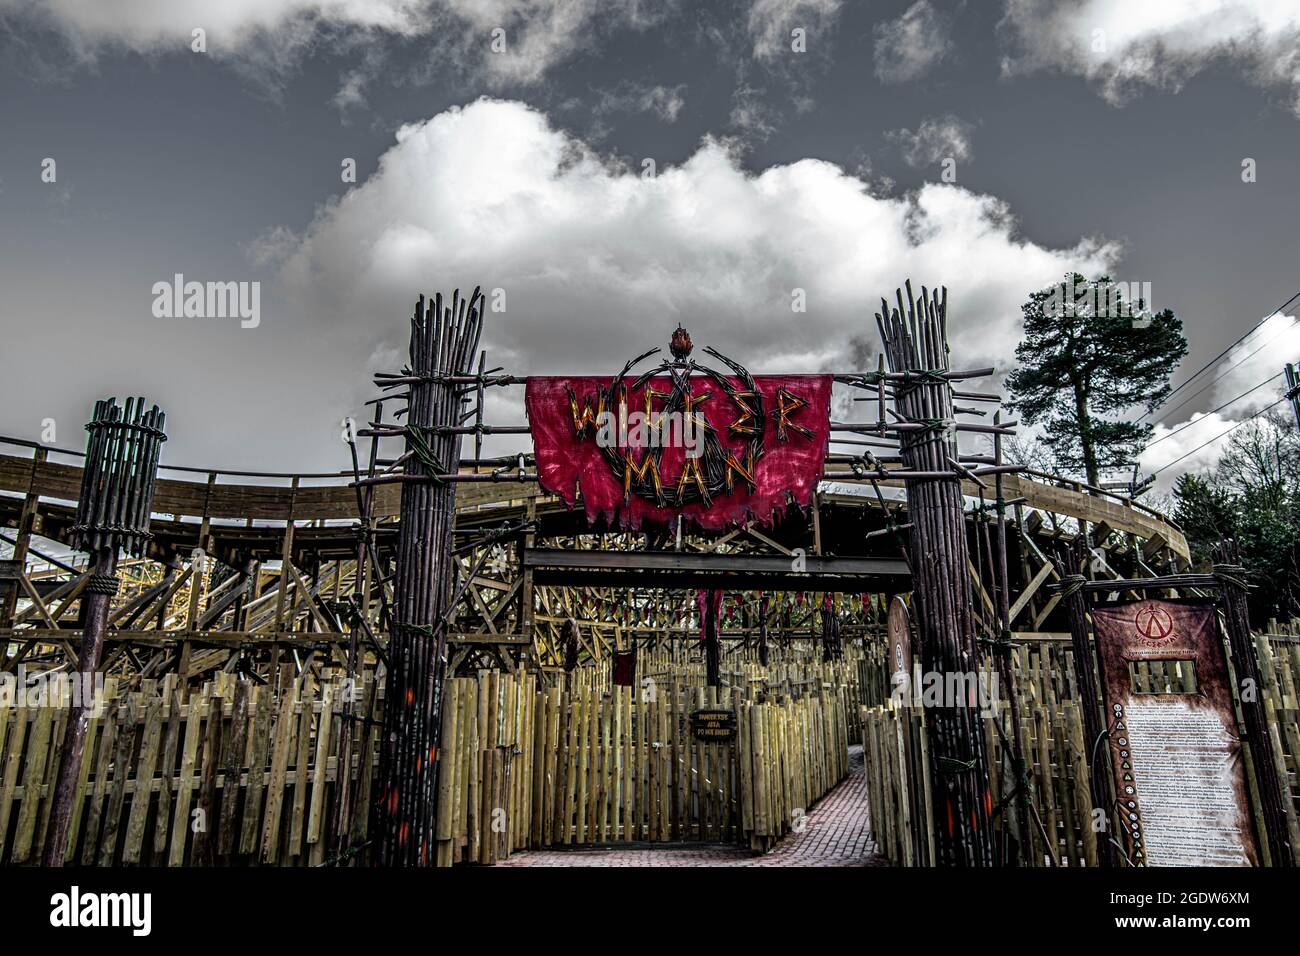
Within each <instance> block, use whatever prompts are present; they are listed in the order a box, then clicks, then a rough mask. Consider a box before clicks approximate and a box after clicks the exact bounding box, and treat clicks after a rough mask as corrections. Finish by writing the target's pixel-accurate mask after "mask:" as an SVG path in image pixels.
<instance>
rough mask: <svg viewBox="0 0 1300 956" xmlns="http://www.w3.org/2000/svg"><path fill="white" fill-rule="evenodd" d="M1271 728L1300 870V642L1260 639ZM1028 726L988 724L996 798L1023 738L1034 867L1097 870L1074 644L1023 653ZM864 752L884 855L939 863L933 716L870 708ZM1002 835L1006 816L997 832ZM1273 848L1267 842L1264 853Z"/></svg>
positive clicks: (1174, 679)
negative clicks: (929, 727)
mask: <svg viewBox="0 0 1300 956" xmlns="http://www.w3.org/2000/svg"><path fill="white" fill-rule="evenodd" d="M1256 647H1257V651H1258V654H1259V660H1260V672H1261V678H1262V681H1263V685H1264V686H1263V687H1262V688H1261V693H1262V697H1263V700H1264V702H1265V709H1266V712H1267V715H1268V718H1269V727H1270V731H1271V737H1272V739H1271V740H1270V744H1271V746H1272V747H1273V752H1274V757H1275V761H1276V763H1277V765H1278V768H1279V777H1280V778H1281V782H1282V784H1283V786H1284V792H1285V793H1287V794H1289V796H1290V799H1289V800H1288V801H1287V808H1286V809H1287V821H1288V825H1289V827H1290V831H1291V845H1292V847H1293V849H1294V850H1296V854H1297V862H1300V827H1298V826H1297V812H1298V811H1300V707H1298V705H1297V699H1298V698H1297V688H1298V687H1300V639H1296V638H1294V637H1292V636H1290V635H1281V636H1277V635H1270V636H1269V637H1267V638H1266V637H1265V636H1263V635H1258V636H1257V637H1256ZM1014 662H1015V663H1014V666H1015V670H1016V679H1017V687H1018V690H1019V695H1020V696H1019V704H1020V708H1019V709H1020V718H1021V719H1020V726H1019V727H1018V728H1013V727H1011V726H1010V717H1009V708H1006V707H1002V708H1000V709H999V720H1000V721H1001V733H999V731H998V727H997V726H995V723H994V721H993V720H985V721H984V722H983V723H984V727H985V741H986V744H987V746H986V752H987V753H989V754H990V755H991V756H990V759H989V774H990V778H991V780H992V783H993V792H994V793H995V794H1003V793H1007V792H1009V791H1010V790H1011V787H1010V786H1009V783H1010V782H1009V781H1005V782H1004V781H1003V780H1002V779H1001V775H1002V772H1003V769H1004V766H1007V765H1009V762H1008V763H1007V764H1004V763H1003V758H1002V754H1003V747H1004V743H1003V741H1004V740H1006V741H1008V745H1009V740H1010V737H1011V734H1012V733H1017V734H1019V737H1020V741H1021V749H1022V752H1023V753H1024V755H1025V759H1026V763H1027V768H1026V769H1027V774H1028V777H1029V780H1030V783H1031V788H1032V789H1031V794H1032V802H1033V806H1034V809H1035V812H1036V814H1037V818H1036V819H1035V820H1031V821H1030V824H1029V826H1028V827H1027V828H1026V829H1027V831H1028V832H1027V839H1028V841H1029V847H1028V848H1029V852H1028V854H1027V859H1028V860H1029V862H1030V865H1038V866H1095V865H1096V862H1097V840H1098V839H1099V838H1100V835H1099V834H1097V833H1095V832H1094V831H1093V827H1092V825H1091V810H1090V808H1091V806H1092V800H1091V796H1090V791H1089V776H1088V768H1087V760H1086V756H1085V743H1084V732H1083V720H1082V714H1081V712H1080V710H1079V705H1078V694H1077V691H1076V687H1075V672H1074V663H1073V654H1072V653H1071V650H1070V646H1069V643H1068V641H1066V640H1061V639H1050V638H1048V639H1043V640H1031V641H1025V642H1023V643H1021V644H1019V646H1017V647H1016V649H1015V657H1014ZM1139 671H1140V672H1139V673H1138V674H1137V675H1136V679H1137V680H1138V681H1139V682H1140V683H1142V684H1143V685H1144V686H1146V688H1147V689H1149V690H1165V691H1170V690H1176V689H1179V688H1180V686H1182V683H1183V681H1184V679H1185V677H1186V675H1184V674H1182V673H1181V672H1179V671H1178V670H1177V666H1176V664H1174V663H1172V662H1170V663H1160V662H1153V663H1150V664H1144V665H1142V667H1141V668H1140V669H1139ZM861 718H862V725H863V736H862V740H863V752H864V759H865V762H866V773H867V780H868V795H869V800H870V803H871V819H872V830H873V835H874V836H875V839H876V841H877V844H878V848H879V850H880V852H881V854H882V855H884V856H885V857H886V858H887V859H889V860H890V861H891V862H893V863H894V864H896V865H900V866H928V865H931V863H932V862H933V854H934V845H933V837H932V833H933V830H932V825H933V822H932V820H931V819H930V789H929V788H930V754H929V748H928V742H927V739H926V734H925V714H924V708H922V707H915V706H903V705H901V704H897V703H895V702H890V701H886V702H885V703H883V704H881V705H879V706H875V707H863V708H862V713H861ZM996 825H997V826H998V827H1000V826H1001V817H1000V816H999V818H998V821H997V824H996ZM1263 843H1264V841H1263V840H1262V839H1261V844H1263Z"/></svg>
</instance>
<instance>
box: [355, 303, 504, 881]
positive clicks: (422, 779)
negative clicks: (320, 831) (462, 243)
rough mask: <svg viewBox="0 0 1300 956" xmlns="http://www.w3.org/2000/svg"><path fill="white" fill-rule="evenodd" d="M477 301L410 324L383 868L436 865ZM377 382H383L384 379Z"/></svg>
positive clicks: (440, 308)
mask: <svg viewBox="0 0 1300 956" xmlns="http://www.w3.org/2000/svg"><path fill="white" fill-rule="evenodd" d="M482 320H483V296H482V294H481V293H480V291H479V290H478V289H475V290H474V294H473V295H472V296H470V297H469V298H468V299H463V298H461V296H460V292H459V290H458V291H457V292H455V293H454V294H453V295H452V299H451V302H450V304H447V305H444V302H443V298H442V296H441V294H439V295H438V296H436V297H435V299H434V300H433V301H432V302H429V303H426V302H425V299H424V297H423V296H421V297H420V299H419V302H418V303H417V305H416V308H415V315H414V316H413V317H412V319H411V347H410V356H411V358H410V369H409V373H410V374H409V378H410V379H411V385H410V398H409V404H408V411H407V419H406V421H407V424H406V428H405V436H406V454H405V455H404V463H403V474H404V479H405V480H404V481H403V484H402V503H401V524H400V526H399V532H398V542H397V568H396V575H395V580H394V583H393V603H394V607H393V622H392V636H391V637H390V639H389V645H388V662H387V664H388V670H387V675H386V685H385V694H386V697H385V702H384V718H383V726H384V734H383V740H382V743H381V745H380V755H379V775H378V786H377V787H376V802H375V807H374V810H375V818H374V831H373V837H374V840H375V843H376V846H377V851H376V854H375V859H376V861H377V862H378V863H379V864H380V865H382V866H432V865H434V864H435V863H436V861H437V855H436V852H435V850H436V847H435V845H434V843H435V840H436V833H435V821H436V807H435V797H436V794H437V787H436V783H437V766H438V758H439V739H438V737H439V731H440V729H441V723H442V717H441V714H442V684H443V669H444V667H445V664H446V648H447V628H446V625H447V620H446V619H447V616H448V615H449V614H450V613H451V611H452V608H450V607H449V606H448V605H449V603H450V600H451V579H452V567H453V564H452V563H453V561H454V558H453V557H452V553H451V552H452V526H453V524H454V521H455V508H456V485H455V483H454V482H446V481H441V480H439V478H438V477H437V476H438V475H454V474H456V473H457V472H458V471H459V470H460V436H459V435H458V434H456V433H455V432H454V431H453V429H455V428H457V427H458V426H459V425H460V420H461V416H462V412H463V408H464V405H465V403H466V402H467V401H468V398H467V395H466V393H465V392H463V391H461V390H459V389H458V388H457V387H456V385H455V383H454V382H453V381H451V380H450V377H451V376H456V375H465V374H468V373H469V372H470V370H471V365H472V363H473V359H474V354H475V351H476V350H477V348H478V341H479V335H480V333H481V331H482ZM379 384H383V383H382V380H381V381H380V383H379Z"/></svg>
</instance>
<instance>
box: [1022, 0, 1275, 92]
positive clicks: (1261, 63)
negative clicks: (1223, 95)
mask: <svg viewBox="0 0 1300 956" xmlns="http://www.w3.org/2000/svg"><path fill="white" fill-rule="evenodd" d="M1002 27H1003V28H1004V30H1005V31H1006V34H1007V37H1008V39H1009V40H1010V42H1011V44H1012V47H1013V52H1012V53H1011V55H1009V56H1008V57H1007V58H1006V59H1005V60H1004V63H1003V70H1004V72H1005V73H1007V74H1008V75H1013V74H1017V73H1026V72H1031V71H1034V70H1041V69H1062V70H1065V71H1068V72H1072V73H1077V74H1079V75H1082V76H1085V77H1087V78H1088V79H1090V80H1094V81H1096V82H1097V83H1099V84H1100V85H1101V89H1102V92H1103V95H1105V97H1106V98H1107V99H1108V100H1110V101H1111V102H1113V103H1116V104H1119V103H1122V102H1124V100H1125V99H1127V98H1128V97H1129V96H1131V95H1132V94H1133V92H1134V91H1135V90H1136V89H1137V88H1139V87H1142V86H1152V87H1159V88H1165V89H1171V90H1175V91H1176V90H1178V89H1179V88H1180V87H1181V86H1182V85H1183V84H1184V83H1185V82H1186V81H1187V80H1188V79H1190V78H1191V77H1192V76H1194V75H1196V74H1197V73H1199V72H1201V71H1202V70H1204V69H1206V68H1207V67H1208V66H1209V65H1210V64H1212V63H1214V62H1216V61H1224V62H1228V63H1231V64H1233V65H1235V66H1236V67H1237V68H1238V69H1240V70H1241V71H1242V72H1243V73H1244V75H1245V76H1246V77H1247V78H1248V79H1249V80H1250V82H1252V83H1254V84H1256V85H1258V86H1260V87H1264V88H1270V89H1273V88H1276V89H1284V90H1287V91H1288V93H1289V95H1290V96H1291V98H1292V108H1293V109H1294V110H1295V112H1296V114H1297V115H1300V4H1297V3H1296V0H1142V2H1141V3H1136V2H1133V0H1075V2H1071V3H1060V2H1058V0H1007V10H1006V15H1005V17H1004V19H1003V22H1002Z"/></svg>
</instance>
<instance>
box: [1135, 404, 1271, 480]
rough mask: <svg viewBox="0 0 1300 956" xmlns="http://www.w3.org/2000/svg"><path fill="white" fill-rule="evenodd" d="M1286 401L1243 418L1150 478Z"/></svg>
mask: <svg viewBox="0 0 1300 956" xmlns="http://www.w3.org/2000/svg"><path fill="white" fill-rule="evenodd" d="M1285 401H1286V399H1285V398H1279V399H1278V400H1277V401H1276V402H1274V403H1273V404H1272V405H1269V406H1268V407H1267V408H1261V409H1260V410H1259V411H1257V412H1256V413H1255V414H1254V415H1251V416H1250V418H1243V419H1242V420H1241V421H1239V422H1237V424H1235V425H1233V426H1232V427H1231V428H1229V429H1227V430H1226V431H1222V432H1219V434H1217V435H1215V436H1214V437H1213V438H1211V439H1210V440H1209V441H1207V442H1204V443H1202V444H1200V445H1197V446H1196V447H1195V448H1193V449H1192V450H1191V451H1189V452H1188V453H1187V454H1185V455H1179V456H1178V457H1177V458H1175V459H1174V460H1173V461H1171V462H1168V463H1167V464H1164V465H1161V466H1160V467H1159V468H1157V469H1156V470H1155V471H1153V472H1151V475H1150V477H1152V478H1154V477H1155V476H1156V475H1158V474H1160V472H1162V471H1164V470H1165V469H1166V468H1169V467H1170V466H1172V465H1176V464H1178V463H1179V462H1180V461H1182V460H1183V459H1184V458H1190V457H1191V456H1192V455H1195V454H1196V453H1197V452H1198V451H1200V450H1201V449H1202V448H1204V447H1205V446H1206V445H1213V444H1214V443H1215V442H1216V441H1218V440H1219V439H1220V438H1222V437H1223V436H1224V435H1226V434H1228V432H1233V431H1236V430H1237V429H1238V428H1240V427H1241V426H1242V425H1244V424H1246V422H1249V421H1253V420H1254V419H1256V418H1259V416H1260V415H1263V414H1264V413H1265V412H1266V411H1268V410H1269V409H1270V408H1273V407H1274V406H1277V405H1281V404H1282V403H1283V402H1285Z"/></svg>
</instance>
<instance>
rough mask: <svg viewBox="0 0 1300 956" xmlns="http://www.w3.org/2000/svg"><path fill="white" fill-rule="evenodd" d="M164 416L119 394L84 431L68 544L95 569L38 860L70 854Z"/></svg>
mask: <svg viewBox="0 0 1300 956" xmlns="http://www.w3.org/2000/svg"><path fill="white" fill-rule="evenodd" d="M165 421H166V416H165V415H163V413H162V411H161V410H159V408H158V406H157V405H155V406H153V408H151V409H149V410H148V411H145V408H144V399H143V398H140V399H135V398H128V399H127V400H126V406H125V408H121V407H119V406H118V404H117V400H116V399H112V398H110V399H108V400H106V401H102V402H96V403H95V413H94V416H93V418H92V419H91V421H90V423H89V424H88V425H87V426H86V430H87V431H88V432H89V433H90V436H89V438H88V439H87V443H86V463H85V466H84V468H83V469H82V474H81V496H80V498H79V500H78V502H77V520H76V523H75V524H74V525H73V528H72V539H73V544H74V546H75V547H77V548H78V549H79V550H83V551H87V552H89V554H90V560H91V565H92V567H93V571H92V572H91V575H90V580H89V581H88V582H87V584H86V588H85V591H84V592H83V594H84V596H83V598H82V601H83V618H84V626H83V629H82V638H81V652H80V653H79V654H78V656H77V681H78V686H77V693H76V695H75V697H74V699H73V701H72V702H71V708H70V710H69V712H68V723H67V729H66V730H65V731H64V737H63V750H62V752H61V754H60V757H59V772H58V776H57V777H56V778H55V783H54V793H53V795H52V797H51V800H52V804H51V811H50V824H49V829H48V830H47V831H46V834H45V846H44V849H43V852H42V862H43V863H44V865H45V866H63V863H64V860H65V859H66V858H67V855H68V834H69V833H70V831H71V828H72V819H73V816H74V815H75V814H76V812H77V810H78V807H77V784H78V783H79V781H80V778H81V764H82V761H83V759H84V756H85V749H86V731H87V728H88V727H89V725H90V718H91V716H92V713H93V712H94V710H95V708H96V707H97V706H99V705H101V704H102V701H100V700H98V699H97V695H98V682H97V680H96V676H97V674H98V672H99V666H100V660H101V659H102V657H103V652H104V635H105V633H106V632H107V630H108V612H109V608H110V607H111V605H112V602H113V595H115V594H116V593H117V586H118V580H117V553H118V550H119V549H122V550H124V551H126V552H127V553H129V554H133V555H139V554H141V553H142V552H143V550H144V544H145V541H146V540H147V539H148V537H149V509H150V505H151V504H152V502H153V489H154V482H155V479H156V478H157V475H158V458H159V454H160V450H161V447H162V443H163V442H164V441H166V435H164V434H163V431H162V429H163V425H164V424H165Z"/></svg>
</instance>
